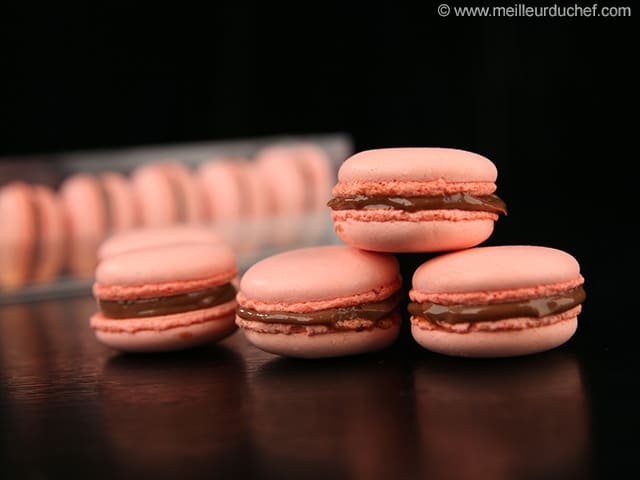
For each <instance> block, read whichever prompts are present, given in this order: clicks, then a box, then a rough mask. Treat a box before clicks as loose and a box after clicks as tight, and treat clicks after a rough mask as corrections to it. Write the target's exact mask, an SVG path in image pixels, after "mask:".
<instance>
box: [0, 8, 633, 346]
mask: <svg viewBox="0 0 640 480" xmlns="http://www.w3.org/2000/svg"><path fill="white" fill-rule="evenodd" d="M215 5H216V6H215V7H211V6H210V7H208V8H207V9H197V8H196V7H192V6H189V5H187V4H174V5H170V6H166V5H161V4H154V5H153V6H143V5H140V4H138V3H136V2H126V3H122V4H118V3H117V2H115V3H113V2H110V3H109V4H107V5H103V6H93V5H92V6H85V7H82V8H74V9H67V10H61V7H60V6H59V5H56V4H50V5H46V4H45V5H41V6H38V8H35V7H32V6H30V5H29V4H27V3H19V4H18V3H15V4H14V5H8V6H5V7H4V11H3V14H2V15H0V22H1V23H0V25H1V31H2V36H3V38H2V41H1V42H0V45H2V46H1V47H0V48H1V49H2V50H1V51H0V53H1V55H0V58H1V62H2V75H1V77H2V80H1V81H2V83H4V86H3V87H2V89H1V90H0V105H2V114H1V115H0V135H1V137H0V149H1V151H0V155H5V156H7V155H18V154H34V153H48V152H55V151H60V150H82V149H96V148H109V147H120V146H126V145H145V144H163V143H174V142H182V141H198V140H215V139H234V138H244V137H252V136H263V135H279V134H296V133H302V134H307V133H324V132H338V131H339V132H347V133H349V134H350V135H352V137H353V140H354V143H355V148H356V150H363V149H367V148H377V147H391V146H444V147H456V148H463V149H468V150H472V151H475V152H478V153H481V154H483V155H486V156H487V157H489V158H490V159H491V160H493V161H494V162H495V163H496V165H497V166H498V170H499V177H498V194H499V195H500V196H501V197H502V198H503V199H504V200H505V201H506V202H507V204H508V207H509V212H510V213H509V216H508V217H506V218H503V219H501V220H500V222H498V224H497V226H496V231H495V233H494V235H493V236H492V238H491V239H490V240H489V243H533V244H541V245H548V246H555V247H557V248H561V249H565V250H567V251H569V252H570V253H572V254H574V255H575V256H576V257H577V258H578V259H579V261H580V262H581V264H582V267H583V270H584V274H585V277H586V278H587V279H588V282H587V287H588V290H589V291H591V292H593V293H592V298H593V297H594V296H595V295H599V296H600V297H602V298H601V299H600V300H602V301H601V302H600V301H599V302H592V303H593V304H594V305H593V307H592V308H595V309H599V310H598V317H599V321H605V319H606V321H607V322H608V323H609V324H612V323H615V324H620V326H621V327H622V326H624V325H625V321H624V320H625V318H627V317H628V316H629V313H628V311H627V308H626V307H625V306H624V305H623V303H621V300H625V299H626V297H631V290H630V288H629V289H627V290H626V291H625V287H624V286H623V285H622V283H624V282H620V281H618V280H616V277H619V276H620V273H624V270H625V269H626V266H627V265H630V260H629V259H627V258H626V256H627V255H631V258H635V257H636V255H635V251H632V248H631V243H632V242H630V241H629V240H627V239H626V238H627V236H628V235H629V234H630V233H631V228H632V227H633V226H635V225H637V220H636V214H635V212H636V207H635V205H634V204H633V200H634V198H633V197H634V190H635V185H636V181H635V179H634V176H633V174H632V173H631V171H632V169H633V166H634V163H635V159H636V154H635V149H634V148H632V141H633V139H634V136H635V135H636V133H637V119H636V117H637V95H636V91H637V88H636V87H637V84H638V78H637V75H636V74H635V73H634V72H635V71H636V69H635V68H634V62H635V61H636V60H637V55H636V54H637V52H636V51H635V50H634V48H633V47H632V45H634V44H635V43H636V41H637V35H636V34H634V29H633V28H632V21H633V17H631V18H584V17H583V18H456V17H455V16H454V15H453V14H452V15H449V16H448V17H446V18H443V17H440V16H439V15H438V14H437V10H436V5H432V6H425V5H422V6H421V8H420V9H418V8H416V7H408V6H406V5H402V4H401V3H397V2H394V3H393V6H391V5H387V6H375V5H369V6H368V7H367V8H364V7H362V8H355V7H354V6H351V7H347V6H344V5H341V4H335V3H327V2H325V3H323V4H322V5H320V6H313V5H310V4H304V5H303V4H302V3H300V4H299V5H298V6H297V7H294V8H287V9H284V8H282V9H281V8H278V7H276V6H275V5H273V4H271V3H269V2H263V3H256V4H253V3H250V2H242V1H238V2H233V4H232V5H224V4H222V3H218V2H215ZM453 5H455V4H453V3H452V6H453ZM602 6H604V5H603V4H601V5H600V7H602ZM630 169H631V170H630ZM631 238H633V237H631ZM621 265H624V266H625V267H621ZM620 269H621V270H620ZM614 285H615V288H612V287H613V286H614ZM621 297H622V298H621ZM621 305H622V306H621ZM584 328H585V329H588V328H591V327H590V326H588V325H587V326H585V327H584ZM608 332H609V329H605V333H608ZM618 337H619V335H618V333H616V334H614V338H616V339H618Z"/></svg>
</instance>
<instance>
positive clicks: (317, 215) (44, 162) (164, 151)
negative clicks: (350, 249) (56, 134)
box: [0, 133, 353, 304]
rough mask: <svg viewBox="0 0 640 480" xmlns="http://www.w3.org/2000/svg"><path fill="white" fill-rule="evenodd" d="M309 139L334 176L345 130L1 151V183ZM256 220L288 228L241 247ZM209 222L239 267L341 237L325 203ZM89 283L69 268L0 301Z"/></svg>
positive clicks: (188, 161)
mask: <svg viewBox="0 0 640 480" xmlns="http://www.w3.org/2000/svg"><path fill="white" fill-rule="evenodd" d="M307 142H309V143H313V144H315V145H317V146H318V147H320V148H321V149H322V150H323V151H324V152H325V153H326V154H327V157H328V159H329V163H330V167H331V173H332V176H333V177H334V178H333V179H334V180H335V177H336V174H337V170H338V167H339V165H340V163H341V162H342V161H343V160H344V159H345V158H347V157H348V156H349V155H350V154H351V153H353V144H352V140H351V138H350V136H349V135H348V134H344V133H329V134H310V135H281V136H271V137H261V138H247V139H235V140H228V141H212V142H199V143H185V144H171V145H155V146H138V147H128V148H120V149H110V150H98V151H85V152H59V153H52V154H49V155H37V156H22V157H4V158H3V157H0V187H2V186H3V185H5V184H7V183H9V182H11V181H14V180H22V181H24V182H28V183H36V184H38V183H39V184H43V185H47V186H49V187H51V188H52V189H54V190H55V189H57V188H58V187H59V186H60V184H61V183H62V182H63V181H64V179H65V178H68V177H69V176H71V175H73V174H75V173H80V172H86V173H91V174H97V173H101V172H105V171H117V172H121V173H123V174H126V175H129V174H130V173H131V172H132V171H133V170H134V169H135V168H137V167H139V166H142V165H145V164H148V163H151V162H157V161H160V160H166V159H171V160H174V161H179V162H180V163H183V164H185V165H186V166H188V167H190V168H196V167H197V166H198V165H200V164H201V163H202V162H204V161H207V160H211V159H215V158H221V159H222V158H238V159H246V160H248V161H251V160H252V159H253V158H254V156H255V155H256V153H258V152H259V151H261V149H263V148H265V147H269V146H274V145H291V144H298V143H307ZM327 200H328V199H327ZM0 221H2V220H1V219H0ZM256 222H259V223H260V224H259V228H260V230H262V231H280V230H282V229H286V230H287V232H288V237H287V239H286V240H284V241H283V240H282V239H281V238H279V239H278V240H277V241H271V240H264V239H263V240H261V241H260V242H259V243H258V244H257V245H254V246H253V247H252V248H244V247H243V246H242V245H239V244H237V243H236V242H235V240H234V238H243V237H244V238H246V235H251V232H252V231H255V228H256ZM211 226H212V227H213V228H214V229H216V230H219V232H220V233H221V235H222V236H223V237H225V238H226V239H227V240H228V242H229V244H230V245H231V246H232V247H234V248H235V250H236V253H237V255H238V265H239V269H240V271H241V272H243V271H244V270H246V269H247V268H248V267H249V266H251V265H252V264H253V263H255V262H256V261H258V260H260V259H261V258H265V257H266V256H269V255H272V254H275V253H277V252H280V251H284V250H290V249H294V248H301V247H304V246H313V245H325V244H333V243H340V242H339V240H338V239H337V237H336V236H335V233H334V231H333V224H332V222H331V217H330V215H329V209H328V208H327V209H326V211H321V210H316V211H308V212H304V213H302V214H297V215H286V216H284V215H272V216H267V217H264V218H260V219H258V220H257V219H255V218H254V219H243V218H240V219H237V220H233V221H212V222H211ZM245 233H246V235H245ZM267 238H268V237H267ZM0 240H1V239H0ZM0 268H1V267H0ZM91 284H92V278H90V277H84V278H79V277H77V276H74V275H72V274H70V273H69V272H68V270H67V271H63V272H61V274H60V275H59V276H57V277H56V278H55V279H54V280H53V281H50V282H47V283H40V284H26V285H24V286H22V287H21V288H19V289H12V290H7V291H2V290H0V304H8V303H17V302H31V301H37V300H42V299H49V298H57V297H63V296H72V295H81V294H87V293H90V291H91Z"/></svg>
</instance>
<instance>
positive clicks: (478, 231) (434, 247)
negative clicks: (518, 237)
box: [334, 219, 494, 253]
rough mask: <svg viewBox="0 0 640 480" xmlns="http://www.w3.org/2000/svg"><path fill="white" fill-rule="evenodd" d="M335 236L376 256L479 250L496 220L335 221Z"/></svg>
mask: <svg viewBox="0 0 640 480" xmlns="http://www.w3.org/2000/svg"><path fill="white" fill-rule="evenodd" d="M334 225H335V232H336V234H337V235H338V237H339V238H340V239H341V240H342V241H343V242H345V243H346V244H348V245H351V246H353V247H356V248H360V249H363V250H370V251H376V252H405V253H422V252H439V251H447V250H459V249H465V248H469V247H473V246H476V245H478V244H480V243H482V242H484V241H485V240H486V239H488V238H489V236H491V234H492V233H493V227H494V222H493V220H487V219H482V220H461V221H448V220H432V221H424V222H397V221H373V222H364V221H359V220H352V219H346V220H336V219H334Z"/></svg>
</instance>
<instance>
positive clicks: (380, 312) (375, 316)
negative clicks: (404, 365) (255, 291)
mask: <svg viewBox="0 0 640 480" xmlns="http://www.w3.org/2000/svg"><path fill="white" fill-rule="evenodd" d="M401 299H402V294H401V293H400V291H398V292H396V293H394V294H393V295H391V296H390V297H388V298H385V299H384V300H381V301H379V302H371V303H361V304H360V305H354V306H352V307H338V308H328V309H326V310H316V311H313V312H304V313H297V312H258V311H256V310H252V309H250V308H246V307H241V306H238V307H237V309H236V313H237V315H238V316H239V317H240V318H243V319H245V320H252V321H256V322H265V323H293V324H302V325H327V324H333V323H336V322H339V321H341V320H355V319H362V320H371V321H374V322H377V321H378V320H382V319H383V318H386V317H388V316H389V315H391V314H392V313H393V311H394V310H395V309H396V308H397V306H398V304H399V303H400V300H401Z"/></svg>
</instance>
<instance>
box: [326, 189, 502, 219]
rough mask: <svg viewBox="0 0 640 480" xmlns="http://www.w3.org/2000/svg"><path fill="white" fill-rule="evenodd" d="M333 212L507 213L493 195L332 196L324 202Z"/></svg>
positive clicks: (497, 198) (464, 193) (500, 200)
mask: <svg viewBox="0 0 640 480" xmlns="http://www.w3.org/2000/svg"><path fill="white" fill-rule="evenodd" d="M327 205H328V206H329V207H331V208H332V209H333V210H366V209H395V210H404V211H406V212H417V211H420V210H442V209H458V210H474V211H484V212H494V213H498V214H500V213H502V214H504V215H506V214H507V206H506V204H505V203H504V201H503V200H502V199H501V198H500V197H498V196H497V195H494V194H491V195H472V194H470V193H466V192H461V193H454V194H451V195H442V196H434V197H426V196H425V197H384V196H369V195H353V196H350V197H336V198H332V199H331V200H329V202H327Z"/></svg>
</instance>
